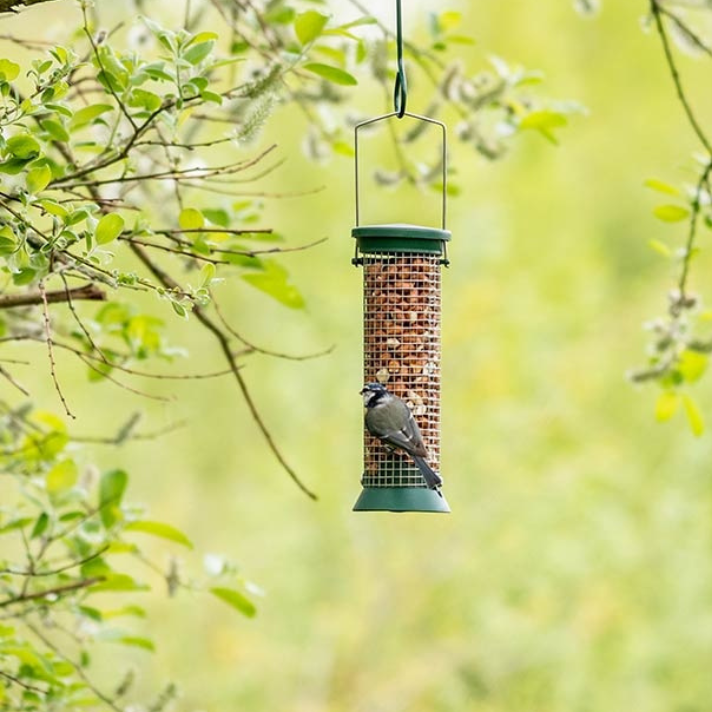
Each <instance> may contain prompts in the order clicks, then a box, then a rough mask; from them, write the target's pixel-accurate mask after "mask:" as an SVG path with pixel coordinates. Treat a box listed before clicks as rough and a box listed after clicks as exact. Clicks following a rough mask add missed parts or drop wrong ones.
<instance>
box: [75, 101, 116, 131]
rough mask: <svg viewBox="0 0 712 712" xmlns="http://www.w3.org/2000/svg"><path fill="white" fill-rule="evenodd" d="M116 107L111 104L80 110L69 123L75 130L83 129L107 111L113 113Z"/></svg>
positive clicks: (95, 105)
mask: <svg viewBox="0 0 712 712" xmlns="http://www.w3.org/2000/svg"><path fill="white" fill-rule="evenodd" d="M113 110H114V107H113V106H110V105H109V104H92V105H91V106H85V107H84V108H82V109H79V111H77V112H76V113H75V114H74V116H73V117H72V118H71V120H70V121H69V126H70V127H71V128H73V129H78V128H81V127H82V126H86V125H87V124H89V123H91V122H92V121H94V119H96V118H98V117H99V116H101V115H102V114H105V113H106V112H107V111H113Z"/></svg>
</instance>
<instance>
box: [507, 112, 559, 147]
mask: <svg viewBox="0 0 712 712" xmlns="http://www.w3.org/2000/svg"><path fill="white" fill-rule="evenodd" d="M567 123H568V121H567V119H566V117H565V116H564V115H563V114H562V113H560V112H558V111H550V110H548V109H543V110H541V111H532V112H531V113H529V114H527V115H526V116H525V117H524V118H523V119H522V120H521V121H520V123H519V128H520V129H533V130H535V131H539V133H541V134H542V135H543V136H544V137H545V138H547V139H548V140H549V141H551V142H552V143H558V141H557V140H556V137H555V136H554V133H553V129H557V128H561V127H562V126H566V124H567Z"/></svg>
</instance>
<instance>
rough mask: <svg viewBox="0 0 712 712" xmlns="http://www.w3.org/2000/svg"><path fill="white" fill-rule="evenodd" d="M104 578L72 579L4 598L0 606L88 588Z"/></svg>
mask: <svg viewBox="0 0 712 712" xmlns="http://www.w3.org/2000/svg"><path fill="white" fill-rule="evenodd" d="M104 579H105V577H104V576H92V577H90V578H86V579H82V580H81V581H73V582H72V583H68V584H65V585H64V586H56V587H55V588H48V589H46V590H44V591H35V592H34V593H23V594H21V595H20V596H15V597H14V598H6V599H5V600H4V601H0V608H5V606H11V605H13V604H15V603H23V602H24V601H34V600H36V599H38V598H46V597H47V596H61V595H62V594H65V593H70V592H72V591H79V590H81V589H83V588H89V586H93V585H94V584H95V583H100V582H101V581H104Z"/></svg>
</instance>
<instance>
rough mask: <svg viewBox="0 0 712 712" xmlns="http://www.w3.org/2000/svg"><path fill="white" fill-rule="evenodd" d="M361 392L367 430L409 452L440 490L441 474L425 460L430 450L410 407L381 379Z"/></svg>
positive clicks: (390, 444) (430, 483)
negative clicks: (424, 441) (380, 381)
mask: <svg viewBox="0 0 712 712" xmlns="http://www.w3.org/2000/svg"><path fill="white" fill-rule="evenodd" d="M361 395H362V396H363V405H364V407H365V409H366V412H365V421H366V428H367V429H368V432H369V433H371V435H375V436H376V437H377V438H378V439H379V440H380V441H381V442H383V443H385V444H386V445H389V446H390V447H392V448H398V449H400V450H403V451H405V452H407V453H408V454H409V455H410V456H411V457H412V458H413V462H414V463H415V464H416V466H417V468H418V470H420V474H421V475H423V477H424V479H425V482H426V483H427V485H428V487H430V489H432V490H435V491H437V492H438V494H440V492H439V491H438V487H440V486H441V485H442V483H443V480H442V477H440V475H438V473H437V472H435V471H434V470H433V469H432V468H431V467H430V465H428V463H427V462H426V460H425V458H426V457H427V456H428V451H427V450H426V449H425V444H424V443H423V437H422V435H421V434H420V429H419V428H418V424H417V423H416V422H415V418H414V417H413V413H411V412H410V408H409V407H408V406H407V405H406V404H405V402H404V401H402V400H401V399H400V398H399V397H398V396H395V395H393V393H391V392H390V391H389V390H388V389H387V388H386V387H385V386H382V385H381V384H380V383H368V384H366V385H365V386H364V388H363V390H362V391H361ZM441 496H442V495H441Z"/></svg>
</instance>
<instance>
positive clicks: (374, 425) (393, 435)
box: [366, 401, 428, 457]
mask: <svg viewBox="0 0 712 712" xmlns="http://www.w3.org/2000/svg"><path fill="white" fill-rule="evenodd" d="M398 405H399V406H402V411H403V412H402V413H401V416H402V417H401V418H398V420H399V421H401V422H404V425H403V426H402V427H401V428H393V421H392V419H391V418H390V417H388V416H387V415H386V413H385V412H384V413H383V417H381V413H380V412H379V409H378V408H374V409H373V410H372V411H371V413H370V414H369V417H368V418H367V419H366V424H367V425H368V427H369V430H370V431H371V433H373V435H375V436H377V437H378V438H380V439H381V440H382V441H383V442H384V443H388V444H389V445H393V447H397V448H400V449H401V450H405V452H407V453H408V454H409V455H418V456H420V457H427V454H428V452H427V450H426V449H425V445H424V444H423V438H422V436H421V434H420V429H419V428H418V424H417V423H416V422H415V418H413V414H412V413H411V412H410V408H408V406H407V405H406V404H405V403H403V402H402V401H400V403H399V404H398ZM369 421H370V422H369Z"/></svg>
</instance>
